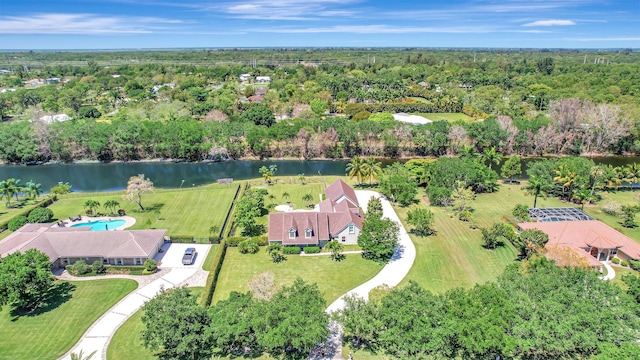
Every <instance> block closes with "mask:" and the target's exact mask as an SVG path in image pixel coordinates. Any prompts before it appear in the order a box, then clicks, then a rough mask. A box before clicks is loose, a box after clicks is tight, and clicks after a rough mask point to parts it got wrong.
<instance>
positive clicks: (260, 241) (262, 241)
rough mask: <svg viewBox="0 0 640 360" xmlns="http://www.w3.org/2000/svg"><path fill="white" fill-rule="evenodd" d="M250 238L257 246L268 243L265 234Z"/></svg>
mask: <svg viewBox="0 0 640 360" xmlns="http://www.w3.org/2000/svg"><path fill="white" fill-rule="evenodd" d="M251 239H252V240H253V242H255V243H256V244H258V246H268V245H269V239H268V238H267V235H261V236H254V237H252V238H251Z"/></svg>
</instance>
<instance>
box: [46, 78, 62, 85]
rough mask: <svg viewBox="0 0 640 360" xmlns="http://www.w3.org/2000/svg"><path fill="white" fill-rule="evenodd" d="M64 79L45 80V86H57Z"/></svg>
mask: <svg viewBox="0 0 640 360" xmlns="http://www.w3.org/2000/svg"><path fill="white" fill-rule="evenodd" d="M61 80H62V79H60V78H58V77H54V78H48V79H46V80H45V84H57V83H59V82H60V81H61Z"/></svg>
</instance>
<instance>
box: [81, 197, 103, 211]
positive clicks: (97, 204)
mask: <svg viewBox="0 0 640 360" xmlns="http://www.w3.org/2000/svg"><path fill="white" fill-rule="evenodd" d="M84 207H86V208H88V209H89V211H90V212H91V214H93V213H94V210H95V209H97V208H98V207H100V202H98V201H96V200H91V199H89V200H87V201H85V202H84Z"/></svg>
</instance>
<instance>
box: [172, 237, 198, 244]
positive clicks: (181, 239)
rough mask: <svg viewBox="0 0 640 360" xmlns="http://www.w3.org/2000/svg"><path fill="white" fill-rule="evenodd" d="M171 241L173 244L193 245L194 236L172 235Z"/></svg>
mask: <svg viewBox="0 0 640 360" xmlns="http://www.w3.org/2000/svg"><path fill="white" fill-rule="evenodd" d="M169 239H171V242H172V243H192V242H194V241H193V235H170V236H169Z"/></svg>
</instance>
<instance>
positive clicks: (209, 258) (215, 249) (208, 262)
mask: <svg viewBox="0 0 640 360" xmlns="http://www.w3.org/2000/svg"><path fill="white" fill-rule="evenodd" d="M218 246H220V245H218V244H213V245H211V249H210V250H209V253H208V254H207V257H206V258H205V259H204V262H203V263H202V270H204V271H210V270H211V265H212V264H213V259H214V258H215V257H216V252H218Z"/></svg>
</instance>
